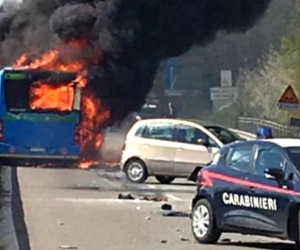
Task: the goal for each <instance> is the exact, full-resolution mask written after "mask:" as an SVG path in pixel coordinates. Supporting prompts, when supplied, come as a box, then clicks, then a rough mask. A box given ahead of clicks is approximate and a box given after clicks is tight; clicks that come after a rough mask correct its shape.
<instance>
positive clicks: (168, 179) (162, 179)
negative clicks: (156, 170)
mask: <svg viewBox="0 0 300 250" xmlns="http://www.w3.org/2000/svg"><path fill="white" fill-rule="evenodd" d="M155 178H156V180H158V181H159V182H160V183H161V184H170V183H171V182H172V181H174V180H175V178H174V177H168V176H155Z"/></svg>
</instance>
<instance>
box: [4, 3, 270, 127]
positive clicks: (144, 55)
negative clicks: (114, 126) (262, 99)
mask: <svg viewBox="0 0 300 250" xmlns="http://www.w3.org/2000/svg"><path fill="white" fill-rule="evenodd" d="M270 1H271V0H106V1H104V0H102V1H101V0H98V1H97V0H94V1H93V0H81V1H80V0H78V1H66V0H57V1H55V0H31V1H30V0H27V1H26V0H23V3H22V4H21V5H20V6H18V9H14V8H13V9H11V10H9V11H7V12H6V13H1V16H0V39H1V51H0V61H1V64H3V65H4V64H7V65H9V64H11V63H12V62H14V61H15V59H16V58H17V57H19V56H20V55H21V54H22V53H24V52H27V51H31V52H32V51H33V52H34V53H35V54H37V55H38V54H39V53H41V52H44V51H46V50H47V49H51V47H53V46H55V44H57V42H58V41H63V42H69V41H71V40H74V39H84V40H87V41H88V43H87V46H89V47H91V48H93V49H92V51H93V50H96V51H97V52H98V53H99V54H101V60H100V62H99V64H98V65H94V64H93V65H90V66H89V84H88V88H89V89H90V90H91V91H92V92H93V93H94V94H95V95H96V96H97V97H99V98H100V99H101V100H102V101H103V102H104V104H105V105H106V106H107V107H109V109H110V110H111V121H110V122H111V123H114V122H116V121H120V120H122V119H123V118H125V117H126V116H127V115H128V114H129V113H130V112H132V111H135V110H137V109H138V108H139V107H140V106H141V105H142V104H143V102H144V100H145V97H146V94H147V92H148V91H149V90H150V89H151V87H152V83H153V79H154V76H155V73H156V70H157V68H158V65H159V63H160V61H161V60H163V59H166V58H168V57H173V56H178V55H180V54H182V53H184V52H186V51H188V50H189V49H190V48H191V47H192V46H193V45H194V44H199V45H201V46H204V45H205V44H207V43H209V42H211V41H213V40H214V38H215V36H216V34H217V32H219V31H224V32H244V31H246V30H247V29H249V28H250V27H252V26H253V25H254V24H255V22H256V21H257V20H258V19H259V18H260V17H261V16H262V15H263V14H264V12H265V11H266V9H267V8H268V5H269V2H270ZM258 39H259V38H258ZM89 51H90V50H89Z"/></svg>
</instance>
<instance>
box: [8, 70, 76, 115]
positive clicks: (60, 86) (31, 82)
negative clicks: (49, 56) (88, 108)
mask: <svg viewBox="0 0 300 250" xmlns="http://www.w3.org/2000/svg"><path fill="white" fill-rule="evenodd" d="M47 73H48V74H47V75H45V72H41V74H38V73H37V72H35V74H34V77H33V79H32V77H30V75H29V76H28V75H26V74H23V76H24V77H23V78H22V77H15V76H17V75H20V74H18V73H6V75H5V77H4V91H5V102H6V107H7V109H8V111H9V112H18V113H19V112H33V111H49V112H51V111H63V112H65V111H72V110H73V109H75V110H79V109H80V92H78V90H77V92H76V93H75V87H74V86H73V84H70V83H60V82H59V81H58V82H51V80H49V79H51V78H50V77H49V74H50V75H51V72H50V71H49V72H47ZM56 74H57V73H56ZM7 76H9V77H7ZM12 76H14V77H12ZM70 81H71V80H70ZM75 95H76V99H77V100H75ZM78 105H79V106H78Z"/></svg>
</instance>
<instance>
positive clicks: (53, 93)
mask: <svg viewBox="0 0 300 250" xmlns="http://www.w3.org/2000/svg"><path fill="white" fill-rule="evenodd" d="M85 45H86V42H85V41H75V40H73V41H70V43H69V44H68V46H69V47H70V48H71V49H73V50H77V52H80V51H81V49H82V48H83V46H85ZM95 54H96V53H95ZM63 59H64V60H63ZM93 61H94V62H95V61H99V58H96V59H95V58H93ZM88 63H89V62H87V61H80V60H72V59H70V58H68V59H67V60H66V59H65V58H63V52H61V51H60V50H59V49H53V50H50V51H48V52H46V53H44V54H43V55H41V56H40V57H39V58H37V59H35V60H33V61H30V60H29V58H28V56H27V55H26V54H24V55H22V56H21V57H20V58H19V59H18V60H16V62H15V64H14V65H13V66H14V67H28V68H30V69H45V70H54V71H62V72H76V79H75V80H74V81H72V82H70V83H67V84H58V85H56V86H52V85H50V84H48V83H46V82H35V83H33V84H32V86H31V91H30V106H31V108H32V109H45V108H46V109H58V110H63V111H66V110H72V105H73V100H74V95H75V91H74V88H73V86H74V85H76V86H78V87H80V88H83V90H84V91H83V92H82V93H83V96H82V101H81V118H82V121H81V124H80V147H81V158H82V162H81V164H80V166H79V167H81V168H88V167H89V166H90V165H93V164H95V163H96V162H98V161H99V147H100V146H101V144H102V140H103V138H102V130H103V128H104V123H105V122H106V121H107V120H108V119H109V117H110V112H109V110H108V109H107V108H106V107H104V105H103V103H102V102H101V101H100V100H99V99H97V98H96V97H95V96H94V95H93V94H91V93H88V91H86V90H85V87H86V86H87V70H86V65H87V64H88Z"/></svg>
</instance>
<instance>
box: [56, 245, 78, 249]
mask: <svg viewBox="0 0 300 250" xmlns="http://www.w3.org/2000/svg"><path fill="white" fill-rule="evenodd" d="M59 248H60V249H78V247H75V246H68V245H65V246H64V245H62V246H59Z"/></svg>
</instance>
